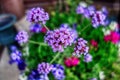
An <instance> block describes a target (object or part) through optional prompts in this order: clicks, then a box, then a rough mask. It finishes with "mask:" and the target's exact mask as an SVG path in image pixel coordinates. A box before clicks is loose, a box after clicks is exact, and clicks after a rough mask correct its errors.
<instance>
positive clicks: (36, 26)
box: [30, 23, 42, 33]
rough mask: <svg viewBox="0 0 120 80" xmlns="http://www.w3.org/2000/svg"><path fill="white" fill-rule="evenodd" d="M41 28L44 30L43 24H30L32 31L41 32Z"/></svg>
mask: <svg viewBox="0 0 120 80" xmlns="http://www.w3.org/2000/svg"><path fill="white" fill-rule="evenodd" d="M41 30H42V25H41V24H38V23H35V24H32V25H31V26H30V31H31V32H34V33H39V32H41Z"/></svg>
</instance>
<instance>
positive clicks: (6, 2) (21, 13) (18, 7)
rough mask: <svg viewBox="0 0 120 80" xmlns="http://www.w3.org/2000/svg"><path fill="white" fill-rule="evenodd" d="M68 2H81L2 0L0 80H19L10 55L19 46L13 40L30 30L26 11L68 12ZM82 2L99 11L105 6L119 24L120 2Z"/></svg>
mask: <svg viewBox="0 0 120 80" xmlns="http://www.w3.org/2000/svg"><path fill="white" fill-rule="evenodd" d="M68 1H69V2H71V3H72V1H75V2H79V1H81V0H0V80H17V78H18V75H19V71H18V70H17V68H16V65H12V66H11V65H9V64H8V60H9V56H8V53H9V47H10V46H11V45H12V44H15V45H17V43H16V42H15V41H14V40H13V37H14V36H15V34H16V32H17V31H19V30H23V29H24V30H28V27H29V25H30V23H29V22H27V21H26V18H25V14H26V11H27V10H28V9H31V8H33V7H43V8H44V9H45V10H46V11H48V12H49V13H51V12H52V11H54V10H55V9H56V8H57V7H58V9H59V10H60V11H64V10H65V11H67V10H69V8H70V7H69V5H68V3H67V2H68ZM82 1H85V2H87V3H89V4H93V5H94V6H96V7H97V8H98V9H100V8H101V7H103V6H105V7H106V8H107V9H108V11H109V16H110V19H111V20H115V21H118V23H119V17H120V13H119V12H120V2H119V0H82ZM11 32H12V33H11ZM5 36H7V37H5ZM3 37H4V39H3ZM11 76H12V77H11ZM10 78H11V79H10Z"/></svg>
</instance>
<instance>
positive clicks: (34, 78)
mask: <svg viewBox="0 0 120 80" xmlns="http://www.w3.org/2000/svg"><path fill="white" fill-rule="evenodd" d="M39 79H40V75H39V73H38V71H37V70H32V71H31V73H30V74H29V75H28V79H27V80H39Z"/></svg>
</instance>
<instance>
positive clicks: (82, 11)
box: [76, 5, 85, 14]
mask: <svg viewBox="0 0 120 80" xmlns="http://www.w3.org/2000/svg"><path fill="white" fill-rule="evenodd" d="M84 10H85V7H83V6H81V5H78V6H77V8H76V13H77V14H84Z"/></svg>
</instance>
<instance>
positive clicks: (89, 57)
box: [84, 54, 92, 63]
mask: <svg viewBox="0 0 120 80" xmlns="http://www.w3.org/2000/svg"><path fill="white" fill-rule="evenodd" d="M91 61H92V55H90V54H86V55H85V56H84V62H87V63H88V62H91Z"/></svg>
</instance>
